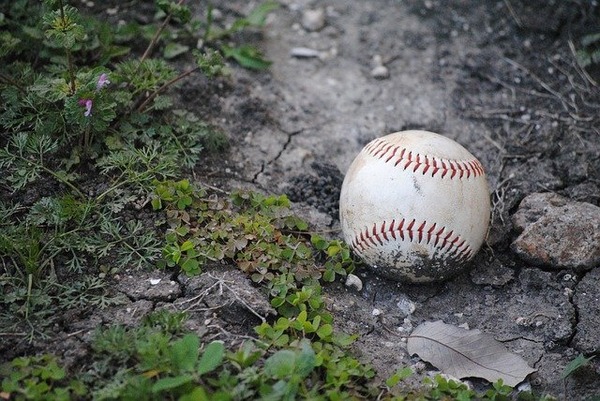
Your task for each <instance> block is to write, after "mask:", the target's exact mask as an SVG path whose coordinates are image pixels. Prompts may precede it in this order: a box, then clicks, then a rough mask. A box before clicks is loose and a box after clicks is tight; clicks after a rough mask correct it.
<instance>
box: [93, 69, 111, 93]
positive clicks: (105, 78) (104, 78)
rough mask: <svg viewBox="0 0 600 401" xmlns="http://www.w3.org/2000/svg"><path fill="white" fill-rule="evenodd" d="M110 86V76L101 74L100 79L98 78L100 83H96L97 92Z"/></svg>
mask: <svg viewBox="0 0 600 401" xmlns="http://www.w3.org/2000/svg"><path fill="white" fill-rule="evenodd" d="M108 84H110V81H109V80H108V75H107V74H105V73H102V74H100V77H99V78H98V82H97V83H96V90H100V89H102V88H104V87H105V86H107V85H108Z"/></svg>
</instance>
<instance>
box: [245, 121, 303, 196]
mask: <svg viewBox="0 0 600 401" xmlns="http://www.w3.org/2000/svg"><path fill="white" fill-rule="evenodd" d="M279 130H280V131H281V132H283V133H284V134H286V135H287V138H286V140H285V142H284V143H283V145H282V147H281V149H280V150H279V152H277V154H276V155H275V156H274V157H273V158H272V159H270V160H267V161H266V162H263V163H262V164H261V167H260V170H259V171H258V172H257V173H255V174H254V176H253V177H252V180H251V183H253V184H257V180H258V177H260V175H261V174H263V173H264V172H265V169H266V168H267V167H269V166H270V165H272V164H273V163H275V162H276V161H277V160H279V158H280V157H281V155H282V154H283V153H284V152H285V151H286V150H287V149H288V147H289V146H290V144H291V143H292V138H293V137H294V136H296V135H298V134H300V133H302V132H303V131H304V130H305V128H301V129H299V130H296V131H291V132H290V131H287V130H284V129H283V128H282V127H281V126H279Z"/></svg>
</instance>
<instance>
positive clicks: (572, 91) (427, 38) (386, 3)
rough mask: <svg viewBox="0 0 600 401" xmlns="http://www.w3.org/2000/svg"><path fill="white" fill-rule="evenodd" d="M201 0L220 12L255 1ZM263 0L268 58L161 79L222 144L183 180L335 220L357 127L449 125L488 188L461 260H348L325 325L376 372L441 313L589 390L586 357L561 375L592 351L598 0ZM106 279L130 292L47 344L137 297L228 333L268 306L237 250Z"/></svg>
mask: <svg viewBox="0 0 600 401" xmlns="http://www.w3.org/2000/svg"><path fill="white" fill-rule="evenodd" d="M213 3H214V5H215V8H216V9H218V10H219V11H220V14H221V18H223V23H226V21H227V19H228V18H229V17H233V16H236V15H240V14H245V13H247V12H248V11H249V10H250V9H251V8H252V7H253V6H254V5H256V2H254V1H248V2H246V1H215V2H213ZM279 3H280V4H281V7H280V8H279V9H278V10H277V11H275V12H274V13H273V14H272V15H271V16H270V17H269V20H268V24H267V27H266V28H265V29H264V31H263V32H262V33H257V34H256V36H255V37H254V36H252V37H248V38H246V39H247V40H251V41H254V42H255V43H256V45H258V46H259V47H260V48H261V49H262V50H263V51H264V53H265V55H266V57H267V58H268V59H270V60H271V61H272V62H273V64H272V66H271V68H270V69H269V70H268V71H264V72H252V71H247V70H243V69H241V68H237V67H232V68H233V74H232V75H231V76H230V77H229V78H226V79H222V80H217V81H208V80H206V79H204V78H202V77H197V78H194V79H192V80H191V81H188V82H187V83H186V84H185V85H184V86H181V87H180V88H178V89H177V91H179V92H180V96H181V101H182V102H183V103H185V104H186V106H187V107H191V108H194V109H195V110H197V111H198V112H199V113H201V114H203V116H204V117H205V118H206V119H208V120H210V121H212V122H213V123H215V124H217V125H219V126H220V127H221V128H223V130H224V131H225V132H226V133H227V134H228V136H229V137H230V140H231V144H232V146H231V149H230V151H229V152H228V154H227V155H226V156H225V157H223V156H215V157H209V158H207V159H206V160H205V163H204V164H203V165H202V166H198V168H197V169H196V171H195V176H196V178H197V181H198V182H200V183H202V184H207V185H211V186H213V187H217V188H219V189H222V190H230V189H232V188H238V187H244V188H252V189H256V190H260V191H263V192H266V193H286V194H288V196H289V197H290V199H292V200H293V201H294V202H295V204H296V205H295V207H296V210H297V211H298V212H299V213H301V214H302V215H303V216H305V217H306V218H307V219H308V220H309V221H310V222H311V224H312V226H313V228H314V229H315V230H317V231H323V232H329V233H330V235H332V236H334V237H340V233H339V230H338V229H339V222H338V217H337V202H338V196H339V190H340V186H341V182H342V179H343V174H344V172H345V170H346V169H347V168H348V166H349V164H350V163H351V161H352V160H353V158H354V157H355V156H356V154H357V153H358V152H359V151H360V149H361V148H362V147H363V146H364V145H365V144H366V143H367V142H369V141H370V140H372V139H374V138H376V137H379V136H382V135H386V134H388V133H392V132H395V131H399V130H404V129H425V130H429V131H434V132H438V133H440V134H443V135H446V136H448V137H450V138H452V139H454V140H456V141H457V142H459V143H461V144H462V145H463V146H465V147H466V148H467V149H468V150H469V151H470V152H471V153H473V154H474V155H475V156H477V157H478V158H479V159H480V160H481V162H482V164H483V165H484V166H485V168H486V171H487V175H488V180H489V185H490V190H491V193H490V196H491V198H492V203H493V213H492V225H491V229H490V232H489V236H488V239H487V242H486V244H485V245H484V247H483V249H482V250H481V251H480V252H479V254H478V255H477V257H476V259H475V260H474V262H473V264H472V266H471V270H470V271H468V272H466V273H464V274H462V275H460V276H458V277H456V278H454V279H452V280H451V281H448V282H445V283H441V284H431V285H409V284H402V283H395V282H390V281H386V280H384V279H381V278H378V277H377V276H375V275H373V274H372V273H371V272H370V271H369V270H368V269H361V270H359V271H358V272H356V274H357V275H358V276H359V277H360V279H361V280H362V283H363V288H362V290H360V291H358V290H357V289H356V288H355V287H350V286H346V285H345V284H344V282H338V283H334V284H333V285H331V286H327V287H326V288H325V297H326V299H327V300H328V307H329V308H330V309H331V311H333V313H334V316H335V321H336V323H337V325H338V326H339V328H341V329H343V330H345V331H346V332H349V333H357V334H359V339H358V341H357V342H356V344H355V347H354V348H355V352H356V353H357V355H359V356H360V358H361V359H362V360H364V361H365V362H368V363H371V364H372V365H373V366H374V367H375V369H376V370H377V372H378V380H385V378H387V377H388V376H389V375H390V374H392V373H393V372H394V371H395V370H396V369H398V368H400V367H402V366H406V365H408V366H413V367H415V368H416V369H417V370H418V371H419V372H420V374H421V375H425V374H427V372H428V371H431V370H433V368H432V367H431V366H430V365H427V364H423V363H422V362H420V361H419V359H418V358H417V357H415V356H411V355H409V354H408V352H407V351H406V336H407V335H408V334H410V332H411V330H412V329H413V328H414V327H416V326H417V325H419V324H420V323H422V322H424V321H434V320H443V321H444V322H445V323H448V324H453V325H459V326H461V327H468V328H471V329H475V328H476V329H480V330H482V331H484V332H486V333H489V334H491V335H492V336H494V337H495V338H496V339H498V340H499V341H501V342H503V343H504V344H505V345H506V347H507V348H508V349H510V350H511V351H512V352H515V353H517V354H519V355H521V356H522V357H523V358H524V359H525V360H526V361H527V362H528V363H529V365H530V366H532V367H535V368H536V369H537V372H536V373H534V374H533V375H532V376H531V377H530V378H529V379H528V381H527V383H526V384H525V386H529V385H530V386H532V387H533V388H534V390H535V391H536V392H539V393H550V394H553V395H554V396H556V397H558V398H559V399H568V400H581V399H586V398H588V397H591V396H594V395H599V394H600V360H599V359H598V358H596V359H594V360H592V362H591V364H590V365H588V366H586V367H585V368H583V369H581V370H580V371H578V372H577V373H576V374H574V375H573V376H572V377H569V378H568V379H567V380H566V381H564V380H561V377H560V376H561V372H562V370H563V369H564V367H565V366H566V365H567V364H568V363H569V362H570V361H571V360H573V359H574V358H575V357H576V356H577V355H579V354H580V353H584V354H585V355H587V356H589V355H596V354H598V353H600V335H599V334H598V333H599V332H600V207H599V204H600V115H599V113H598V111H599V106H600V89H599V87H598V84H599V83H600V71H599V69H598V68H597V66H596V69H594V66H591V68H588V69H587V70H584V69H583V68H582V67H581V65H579V64H578V63H577V61H576V58H575V52H576V51H577V50H578V49H579V48H580V47H581V38H582V37H584V36H585V35H586V34H590V33H594V32H600V23H599V21H600V7H599V5H598V2H597V1H583V0H578V1H559V0H548V1H533V2H530V1H524V0H504V1H477V0H451V1H443V0H419V1H417V0H407V1H399V0H397V1H393V0H378V1H361V0H346V1H334V0H329V1H316V0H315V1H308V0H280V1H279ZM122 7H123V8H126V7H127V6H126V5H123V6H122ZM100 12H101V11H100ZM198 12H203V10H198ZM159 279H160V280H159ZM116 281H117V283H116V286H117V289H118V290H119V291H120V292H122V293H124V294H125V295H127V297H128V299H129V300H130V301H129V303H128V305H127V306H126V307H119V308H113V309H110V310H108V311H104V312H102V313H98V314H93V316H92V317H91V318H89V319H86V320H84V321H74V322H73V323H72V324H70V325H69V327H68V330H66V331H65V333H76V335H71V336H67V335H65V336H63V337H62V338H58V339H57V345H56V346H57V347H59V352H60V349H62V350H63V355H65V356H66V357H67V358H69V357H71V358H77V357H82V355H79V354H78V353H80V354H81V353H84V352H85V349H84V347H82V346H80V345H78V344H81V343H85V341H86V336H89V333H91V332H92V331H93V329H94V328H95V327H96V326H97V325H98V324H102V323H109V322H124V323H126V324H135V322H136V321H138V320H139V319H140V318H141V316H143V315H144V314H146V313H148V312H149V311H151V310H153V309H160V308H169V309H172V308H174V309H178V310H188V311H190V312H191V316H192V319H191V320H190V322H189V323H188V324H189V325H191V326H192V327H194V328H195V329H196V330H198V331H204V332H207V333H209V334H210V333H212V334H211V335H215V336H217V335H219V333H221V334H222V331H223V330H226V331H227V332H228V333H230V334H231V335H235V336H238V337H240V338H243V337H244V336H252V335H253V332H252V330H251V328H252V327H253V326H254V325H256V324H257V323H259V322H260V317H259V316H257V315H255V313H258V315H260V316H268V315H269V314H270V313H272V310H271V308H270V306H269V304H268V302H267V300H266V298H264V296H263V295H262V294H261V293H260V292H258V291H257V290H256V289H255V288H254V287H253V286H252V285H251V284H250V283H249V282H248V280H247V279H246V278H245V277H244V276H243V275H242V274H241V273H239V272H237V271H236V270H235V269H226V270H223V268H222V267H220V268H218V269H216V268H213V269H207V272H206V273H204V274H203V275H201V276H200V277H197V278H192V279H190V278H184V277H182V276H176V277H173V276H172V275H171V274H169V273H165V272H159V271H152V272H147V271H146V272H138V271H135V272H133V271H132V272H129V273H128V274H123V275H121V277H120V278H118V279H117V280H116ZM200 301H202V302H200ZM416 379H418V378H416Z"/></svg>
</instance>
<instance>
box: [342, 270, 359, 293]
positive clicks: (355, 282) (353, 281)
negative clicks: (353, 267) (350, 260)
mask: <svg viewBox="0 0 600 401" xmlns="http://www.w3.org/2000/svg"><path fill="white" fill-rule="evenodd" d="M346 287H354V288H356V291H360V290H362V289H363V283H362V280H361V279H360V278H358V276H356V275H354V274H352V273H350V274H348V277H346Z"/></svg>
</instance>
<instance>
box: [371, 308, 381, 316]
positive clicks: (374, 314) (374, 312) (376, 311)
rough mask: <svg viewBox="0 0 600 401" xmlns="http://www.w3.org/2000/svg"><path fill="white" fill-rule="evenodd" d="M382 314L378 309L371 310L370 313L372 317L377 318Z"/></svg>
mask: <svg viewBox="0 0 600 401" xmlns="http://www.w3.org/2000/svg"><path fill="white" fill-rule="evenodd" d="M382 313H383V312H382V311H380V310H379V309H377V308H375V309H373V312H371V315H373V316H379V315H381V314H382Z"/></svg>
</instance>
